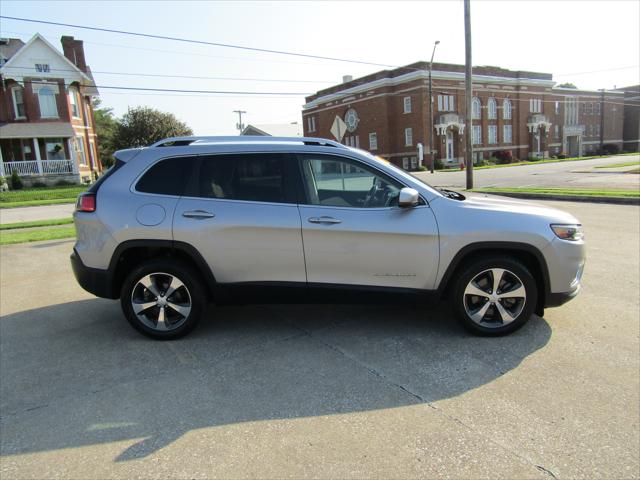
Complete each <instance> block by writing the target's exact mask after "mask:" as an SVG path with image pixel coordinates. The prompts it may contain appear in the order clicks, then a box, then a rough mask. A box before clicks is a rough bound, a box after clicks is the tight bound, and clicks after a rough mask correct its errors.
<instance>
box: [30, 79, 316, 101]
mask: <svg viewBox="0 0 640 480" xmlns="http://www.w3.org/2000/svg"><path fill="white" fill-rule="evenodd" d="M31 83H35V84H38V85H51V83H52V82H43V81H34V80H32V81H31ZM92 87H95V88H104V89H111V90H139V91H143V92H172V93H201V94H230V95H280V96H299V97H300V96H302V97H304V96H306V95H309V93H304V92H246V91H227V90H185V89H179V88H151V87H129V86H120V85H92Z"/></svg>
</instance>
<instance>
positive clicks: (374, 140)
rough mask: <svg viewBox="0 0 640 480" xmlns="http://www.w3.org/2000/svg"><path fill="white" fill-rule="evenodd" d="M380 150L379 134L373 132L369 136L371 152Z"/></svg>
mask: <svg viewBox="0 0 640 480" xmlns="http://www.w3.org/2000/svg"><path fill="white" fill-rule="evenodd" d="M377 149H378V134H377V133H376V132H371V133H370V134H369V150H377Z"/></svg>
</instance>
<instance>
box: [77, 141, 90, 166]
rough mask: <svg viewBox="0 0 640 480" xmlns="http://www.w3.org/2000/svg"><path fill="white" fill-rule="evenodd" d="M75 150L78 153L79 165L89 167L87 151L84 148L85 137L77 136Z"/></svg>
mask: <svg viewBox="0 0 640 480" xmlns="http://www.w3.org/2000/svg"><path fill="white" fill-rule="evenodd" d="M74 148H75V149H76V153H77V154H78V165H82V166H83V167H86V166H87V165H88V163H87V149H86V148H85V146H84V136H83V135H76V136H75V142H74Z"/></svg>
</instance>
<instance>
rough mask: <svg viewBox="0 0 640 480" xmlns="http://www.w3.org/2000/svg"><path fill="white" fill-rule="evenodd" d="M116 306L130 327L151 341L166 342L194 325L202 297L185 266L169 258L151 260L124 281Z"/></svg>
mask: <svg viewBox="0 0 640 480" xmlns="http://www.w3.org/2000/svg"><path fill="white" fill-rule="evenodd" d="M120 304H121V306H122V311H123V312H124V314H125V316H126V317H127V320H128V321H129V323H130V324H131V326H133V328H135V329H136V330H138V331H139V332H141V333H143V334H144V335H147V336H149V337H152V338H156V339H161V340H170V339H174V338H179V337H181V336H183V335H186V334H187V333H189V332H190V331H191V330H192V329H193V328H194V327H195V326H196V324H197V323H198V320H199V319H200V317H201V315H202V312H203V310H204V309H205V306H206V297H205V295H204V292H203V290H202V287H201V286H200V283H199V281H198V276H197V274H196V273H195V272H194V271H193V270H192V269H191V268H190V267H189V266H187V265H184V264H182V263H180V262H176V261H172V260H170V259H167V260H151V261H148V262H145V263H143V264H142V265H140V266H139V267H137V268H136V269H135V270H134V271H132V272H131V273H130V274H129V276H128V277H127V278H126V280H125V281H124V284H123V286H122V292H121V295H120Z"/></svg>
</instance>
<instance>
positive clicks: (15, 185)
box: [11, 170, 23, 190]
mask: <svg viewBox="0 0 640 480" xmlns="http://www.w3.org/2000/svg"><path fill="white" fill-rule="evenodd" d="M22 187H23V185H22V179H21V178H20V175H18V171H17V170H14V171H13V172H11V190H22Z"/></svg>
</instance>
